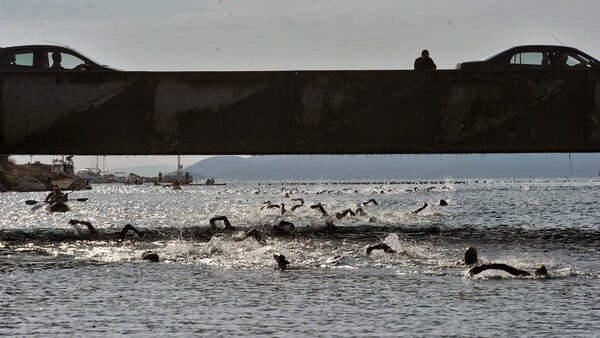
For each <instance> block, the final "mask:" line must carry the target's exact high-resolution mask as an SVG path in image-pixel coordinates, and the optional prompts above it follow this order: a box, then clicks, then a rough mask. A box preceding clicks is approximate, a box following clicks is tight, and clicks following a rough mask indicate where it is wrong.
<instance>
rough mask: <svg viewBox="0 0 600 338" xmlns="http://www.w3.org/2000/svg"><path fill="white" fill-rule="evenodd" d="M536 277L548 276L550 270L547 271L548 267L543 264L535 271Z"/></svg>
mask: <svg viewBox="0 0 600 338" xmlns="http://www.w3.org/2000/svg"><path fill="white" fill-rule="evenodd" d="M535 275H536V276H548V269H546V266H545V265H544V264H542V265H541V266H540V267H539V268H537V270H535Z"/></svg>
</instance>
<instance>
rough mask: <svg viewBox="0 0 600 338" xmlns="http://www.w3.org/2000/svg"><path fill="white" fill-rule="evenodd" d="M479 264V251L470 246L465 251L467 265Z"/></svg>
mask: <svg viewBox="0 0 600 338" xmlns="http://www.w3.org/2000/svg"><path fill="white" fill-rule="evenodd" d="M475 263H477V249H475V247H474V246H470V247H468V248H467V250H466V251H465V264H469V265H471V264H475Z"/></svg>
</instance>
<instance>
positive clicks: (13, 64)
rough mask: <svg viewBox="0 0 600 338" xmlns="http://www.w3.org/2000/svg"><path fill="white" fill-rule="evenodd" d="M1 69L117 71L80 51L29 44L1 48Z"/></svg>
mask: <svg viewBox="0 0 600 338" xmlns="http://www.w3.org/2000/svg"><path fill="white" fill-rule="evenodd" d="M0 71H17V72H18V71H36V72H37V71H43V72H48V71H93V72H98V71H100V72H115V71H116V70H115V69H112V68H110V67H108V66H105V65H100V64H98V63H96V62H94V61H92V60H91V59H90V58H88V57H86V56H83V55H82V54H80V53H79V52H77V51H75V50H73V49H71V48H67V47H62V46H53V45H29V46H14V47H3V48H0Z"/></svg>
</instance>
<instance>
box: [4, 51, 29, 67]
mask: <svg viewBox="0 0 600 338" xmlns="http://www.w3.org/2000/svg"><path fill="white" fill-rule="evenodd" d="M2 64H4V65H14V66H26V67H31V66H33V52H7V53H6V54H5V55H4V57H3V58H2Z"/></svg>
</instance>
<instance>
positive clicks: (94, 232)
mask: <svg viewBox="0 0 600 338" xmlns="http://www.w3.org/2000/svg"><path fill="white" fill-rule="evenodd" d="M69 224H71V225H72V226H74V227H76V228H77V224H82V225H85V226H87V228H88V231H89V232H90V235H96V236H97V235H99V233H98V231H97V230H96V228H94V226H93V225H92V223H91V222H88V221H80V220H77V219H72V220H70V221H69ZM130 230H131V231H133V232H135V233H136V234H137V235H138V236H139V237H144V233H143V232H140V231H139V230H138V229H136V228H135V227H134V226H133V225H131V224H126V225H125V226H124V227H123V229H122V230H121V231H120V232H118V233H113V234H110V236H114V235H116V234H119V238H120V239H125V236H127V233H128V232H129V231H130Z"/></svg>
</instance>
